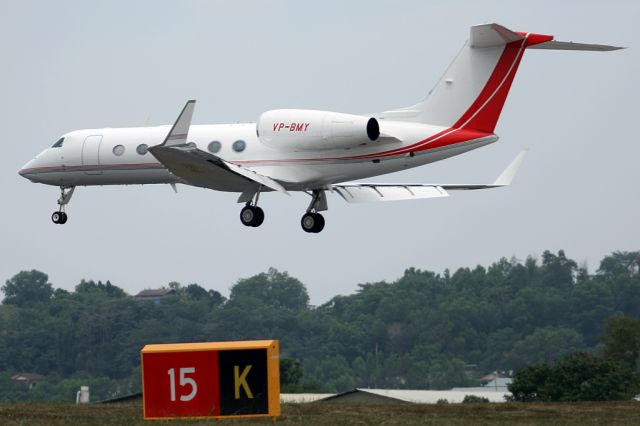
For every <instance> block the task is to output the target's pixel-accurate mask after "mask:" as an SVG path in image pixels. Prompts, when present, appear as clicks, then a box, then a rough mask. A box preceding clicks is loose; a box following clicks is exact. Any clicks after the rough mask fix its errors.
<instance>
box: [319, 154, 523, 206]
mask: <svg viewBox="0 0 640 426" xmlns="http://www.w3.org/2000/svg"><path fill="white" fill-rule="evenodd" d="M526 153H527V152H526V151H522V152H521V153H520V154H518V156H517V157H516V158H515V159H514V160H513V161H512V162H511V163H510V164H509V165H508V166H507V168H506V169H505V170H504V171H503V172H502V173H501V174H500V176H498V178H497V179H496V180H495V181H494V182H493V183H490V184H426V183H417V184H415V183H412V184H389V183H358V182H353V183H342V184H335V185H332V186H331V189H332V190H333V191H335V192H337V193H338V194H339V195H340V196H341V197H342V198H343V199H344V200H345V201H347V202H349V203H366V202H374V201H398V200H417V199H423V198H439V197H448V196H449V193H448V192H447V191H458V190H473V189H488V188H499V187H502V186H508V185H510V184H511V181H512V180H513V177H514V176H515V174H516V172H517V171H518V168H519V167H520V164H521V163H522V160H523V159H524V156H525V155H526Z"/></svg>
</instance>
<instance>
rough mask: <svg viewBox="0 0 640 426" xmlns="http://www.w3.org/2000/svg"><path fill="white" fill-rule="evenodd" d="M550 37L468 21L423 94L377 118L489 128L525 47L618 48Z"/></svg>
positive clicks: (498, 112)
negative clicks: (452, 54)
mask: <svg viewBox="0 0 640 426" xmlns="http://www.w3.org/2000/svg"><path fill="white" fill-rule="evenodd" d="M552 40H553V36H550V35H543V34H530V33H519V32H514V31H511V30H508V29H507V28H505V27H503V26H501V25H498V24H486V25H476V26H473V27H471V36H470V39H469V41H467V43H465V45H464V46H463V47H462V50H461V51H460V53H458V56H456V58H455V59H454V61H453V62H452V63H451V65H450V66H449V68H448V69H447V70H446V72H445V73H444V75H443V76H442V78H441V79H440V81H439V82H438V83H437V84H436V86H435V87H434V88H433V89H432V90H431V92H430V93H429V95H428V96H427V98H426V99H424V100H423V101H421V102H419V103H417V104H416V105H414V106H412V107H408V108H403V109H400V110H397V111H387V112H384V113H382V114H381V117H382V118H389V119H392V118H393V119H398V120H403V121H415V122H420V123H428V124H433V125H439V126H444V127H454V128H460V129H472V130H478V131H482V132H487V133H493V131H494V129H495V127H496V123H497V122H498V118H499V117H500V113H501V112H502V107H503V106H504V103H505V101H506V99H507V95H508V94H509V89H510V88H511V83H512V82H513V78H514V77H515V74H516V71H517V70H518V66H519V65H520V60H521V59H522V55H523V53H524V50H525V49H526V48H528V47H531V48H538V49H563V50H616V49H619V48H617V47H614V46H602V45H595V44H580V43H567V42H556V41H552Z"/></svg>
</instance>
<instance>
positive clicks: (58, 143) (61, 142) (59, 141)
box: [51, 138, 64, 148]
mask: <svg viewBox="0 0 640 426" xmlns="http://www.w3.org/2000/svg"><path fill="white" fill-rule="evenodd" d="M63 143H64V138H60V139H58V140H57V141H56V143H54V144H53V145H52V146H51V148H60V147H61V146H62V144H63Z"/></svg>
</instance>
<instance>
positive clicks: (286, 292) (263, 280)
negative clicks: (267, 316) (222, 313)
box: [229, 268, 309, 310]
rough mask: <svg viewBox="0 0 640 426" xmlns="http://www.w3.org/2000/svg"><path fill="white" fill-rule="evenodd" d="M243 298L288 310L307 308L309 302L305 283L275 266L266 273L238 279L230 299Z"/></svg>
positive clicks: (232, 300) (239, 299) (237, 299)
mask: <svg viewBox="0 0 640 426" xmlns="http://www.w3.org/2000/svg"><path fill="white" fill-rule="evenodd" d="M242 299H245V300H247V301H251V300H253V301H258V302H261V303H263V304H265V305H267V306H272V307H274V308H282V309H288V310H300V309H305V308H306V307H307V305H308V304H309V295H308V294H307V289H306V288H305V286H304V284H302V283H301V282H300V281H298V280H297V279H295V278H293V277H290V276H289V274H287V273H286V272H279V271H278V270H277V269H275V268H269V272H267V273H266V274H265V273H262V274H259V275H256V276H253V277H251V278H247V279H244V280H240V281H238V283H237V284H236V285H234V286H233V287H232V288H231V294H230V296H229V301H231V302H236V301H241V300H242Z"/></svg>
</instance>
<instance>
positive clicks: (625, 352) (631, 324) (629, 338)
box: [602, 316, 640, 371]
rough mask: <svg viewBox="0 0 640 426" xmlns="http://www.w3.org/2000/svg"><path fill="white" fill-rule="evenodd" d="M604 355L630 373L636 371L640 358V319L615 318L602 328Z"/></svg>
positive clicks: (629, 317) (628, 317)
mask: <svg viewBox="0 0 640 426" xmlns="http://www.w3.org/2000/svg"><path fill="white" fill-rule="evenodd" d="M602 341H603V343H604V355H605V356H607V357H609V358H611V359H612V360H614V361H616V362H619V363H620V364H622V365H624V366H625V367H626V368H628V369H629V370H631V371H638V358H639V357H640V318H635V317H631V316H616V317H613V318H610V319H609V320H608V321H607V322H606V324H605V328H604V336H603V339H602Z"/></svg>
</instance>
